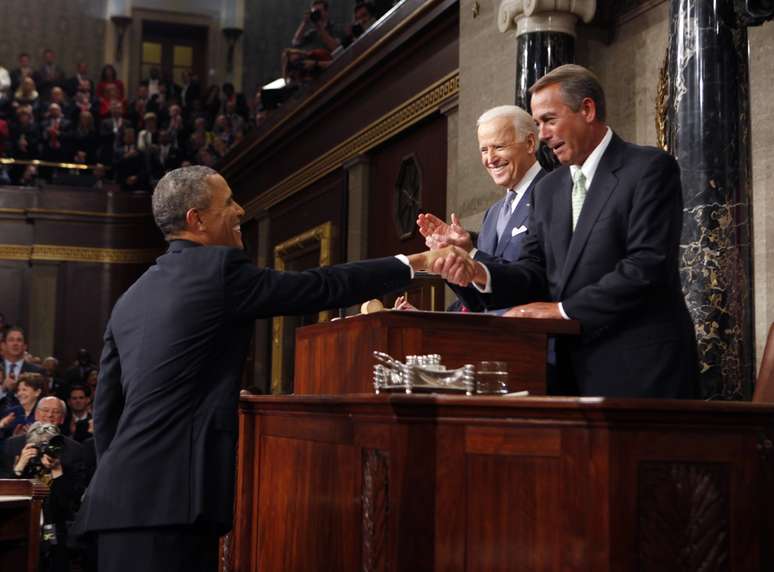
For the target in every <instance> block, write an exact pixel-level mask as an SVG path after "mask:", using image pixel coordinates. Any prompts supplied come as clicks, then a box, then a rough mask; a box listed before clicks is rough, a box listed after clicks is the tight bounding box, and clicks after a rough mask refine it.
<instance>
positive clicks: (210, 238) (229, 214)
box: [199, 175, 245, 248]
mask: <svg viewBox="0 0 774 572" xmlns="http://www.w3.org/2000/svg"><path fill="white" fill-rule="evenodd" d="M207 182H208V183H209V185H210V189H211V191H212V199H211V200H210V205H209V206H208V207H207V208H206V209H203V210H201V211H199V220H200V223H199V224H200V226H199V235H200V238H201V242H202V244H209V245H220V246H233V247H234V248H243V246H242V230H241V229H240V222H241V219H242V216H243V215H244V214H245V211H244V209H242V207H240V206H239V204H238V203H237V202H236V201H235V200H234V195H233V194H232V193H231V188H230V187H229V186H228V183H227V182H226V180H225V179H224V178H223V177H221V176H220V175H209V176H208V177H207Z"/></svg>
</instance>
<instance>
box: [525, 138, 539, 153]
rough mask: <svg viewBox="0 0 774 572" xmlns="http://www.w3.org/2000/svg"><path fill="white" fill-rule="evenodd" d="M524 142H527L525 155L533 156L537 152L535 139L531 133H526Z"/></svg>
mask: <svg viewBox="0 0 774 572" xmlns="http://www.w3.org/2000/svg"><path fill="white" fill-rule="evenodd" d="M526 141H527V153H529V154H530V155H534V154H535V153H536V152H537V137H536V136H535V135H534V134H532V133H528V134H527V138H526Z"/></svg>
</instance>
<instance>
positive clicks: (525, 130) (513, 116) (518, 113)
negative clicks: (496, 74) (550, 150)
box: [476, 105, 538, 141]
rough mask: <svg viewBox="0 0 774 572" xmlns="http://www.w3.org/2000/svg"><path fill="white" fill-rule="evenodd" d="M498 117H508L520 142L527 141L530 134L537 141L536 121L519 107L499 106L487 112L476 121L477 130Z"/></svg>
mask: <svg viewBox="0 0 774 572" xmlns="http://www.w3.org/2000/svg"><path fill="white" fill-rule="evenodd" d="M498 117H507V118H509V119H510V120H511V122H512V123H513V128H514V129H515V130H516V136H517V137H518V138H519V141H524V140H526V139H527V136H528V135H529V134H530V133H531V134H532V135H534V136H535V141H537V137H538V128H537V125H535V120H534V119H533V118H532V116H531V115H530V114H529V113H527V112H526V111H524V110H523V109H522V108H521V107H519V106H518V105H498V106H497V107H493V108H492V109H489V110H487V111H485V112H484V113H482V114H481V117H479V118H478V121H476V130H478V128H479V127H481V125H483V124H484V123H489V122H490V121H492V120H493V119H497V118H498Z"/></svg>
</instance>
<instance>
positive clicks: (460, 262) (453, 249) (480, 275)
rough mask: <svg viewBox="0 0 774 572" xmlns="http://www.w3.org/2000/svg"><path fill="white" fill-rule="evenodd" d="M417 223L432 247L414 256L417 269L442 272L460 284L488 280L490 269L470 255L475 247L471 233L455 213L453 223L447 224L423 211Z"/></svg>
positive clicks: (450, 281)
mask: <svg viewBox="0 0 774 572" xmlns="http://www.w3.org/2000/svg"><path fill="white" fill-rule="evenodd" d="M417 226H418V227H419V232H420V234H422V236H424V237H425V244H426V245H427V246H428V248H429V249H430V250H428V251H427V252H422V253H420V254H416V255H412V256H414V257H417V258H416V265H415V263H414V262H413V261H412V262H411V265H412V267H414V270H425V271H427V272H432V273H433V274H438V275H440V276H441V278H443V279H444V280H446V281H447V282H449V283H451V284H456V285H458V286H468V285H469V284H470V283H471V282H478V283H480V284H482V285H483V284H485V283H486V279H487V277H486V272H485V271H484V269H483V267H482V266H481V265H480V264H478V263H477V262H476V261H475V260H473V259H472V258H471V257H470V254H469V252H470V250H471V249H472V248H473V243H472V240H471V237H470V233H469V232H468V231H466V230H465V229H464V228H462V226H461V225H460V222H459V219H458V218H457V216H456V215H454V214H452V223H451V224H447V223H445V222H444V221H442V220H441V219H439V218H438V217H436V216H434V215H432V214H420V215H419V218H418V219H417ZM409 260H410V261H411V257H409Z"/></svg>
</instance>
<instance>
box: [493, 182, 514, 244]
mask: <svg viewBox="0 0 774 572" xmlns="http://www.w3.org/2000/svg"><path fill="white" fill-rule="evenodd" d="M514 198H516V191H511V190H509V191H508V194H506V195H505V201H504V202H503V206H502V208H501V209H500V214H499V215H498V217H497V240H500V237H501V236H502V234H503V231H504V230H505V227H506V226H508V220H510V218H511V205H512V204H513V199H514Z"/></svg>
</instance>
